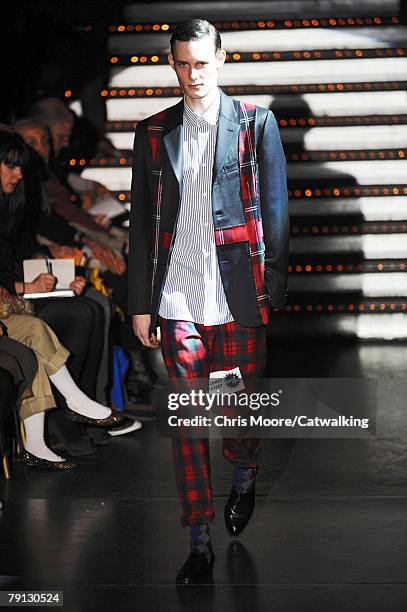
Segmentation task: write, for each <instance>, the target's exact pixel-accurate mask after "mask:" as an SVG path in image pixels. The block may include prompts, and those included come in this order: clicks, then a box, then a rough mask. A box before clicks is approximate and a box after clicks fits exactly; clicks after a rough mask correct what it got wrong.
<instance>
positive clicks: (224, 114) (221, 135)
mask: <svg viewBox="0 0 407 612" xmlns="http://www.w3.org/2000/svg"><path fill="white" fill-rule="evenodd" d="M238 133H239V117H238V115H237V113H236V110H235V107H234V104H233V100H232V98H230V97H229V96H227V95H226V94H224V93H223V91H221V92H220V109H219V119H218V134H217V139H216V149H215V160H214V165H213V181H215V180H216V178H217V176H218V174H219V172H220V171H221V169H222V167H223V165H224V163H225V161H226V159H227V156H228V153H229V150H230V148H231V146H232V145H233V144H236V145H237V137H238ZM237 154H238V149H237V147H236V159H237Z"/></svg>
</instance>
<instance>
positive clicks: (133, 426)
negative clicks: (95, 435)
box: [107, 419, 143, 436]
mask: <svg viewBox="0 0 407 612" xmlns="http://www.w3.org/2000/svg"><path fill="white" fill-rule="evenodd" d="M142 427H143V424H142V423H141V422H140V421H137V419H134V420H132V421H131V423H130V424H129V425H123V427H115V429H111V430H108V432H107V433H108V434H109V435H110V436H122V435H123V434H126V433H130V432H131V431H137V430H138V429H141V428H142Z"/></svg>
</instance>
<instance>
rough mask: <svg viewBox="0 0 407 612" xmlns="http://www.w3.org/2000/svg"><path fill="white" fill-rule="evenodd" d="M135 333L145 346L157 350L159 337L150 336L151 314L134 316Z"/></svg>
mask: <svg viewBox="0 0 407 612" xmlns="http://www.w3.org/2000/svg"><path fill="white" fill-rule="evenodd" d="M131 318H132V323H133V331H134V333H135V334H136V336H137V338H138V339H139V340H140V342H141V344H142V345H143V346H148V348H157V347H158V346H159V344H160V343H159V342H158V340H157V336H155V335H154V334H150V324H151V316H150V315H149V314H140V315H132V317H131Z"/></svg>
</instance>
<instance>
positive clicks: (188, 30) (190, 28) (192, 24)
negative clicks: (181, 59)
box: [170, 18, 222, 54]
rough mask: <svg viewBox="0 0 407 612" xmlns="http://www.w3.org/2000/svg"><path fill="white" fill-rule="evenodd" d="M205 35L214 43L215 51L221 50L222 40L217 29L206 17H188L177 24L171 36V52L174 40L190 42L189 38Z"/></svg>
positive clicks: (193, 38)
mask: <svg viewBox="0 0 407 612" xmlns="http://www.w3.org/2000/svg"><path fill="white" fill-rule="evenodd" d="M205 36H209V37H210V38H211V39H212V41H213V44H214V47H215V53H217V52H218V51H220V50H221V48H222V41H221V38H220V34H219V32H218V30H217V29H216V28H215V26H213V25H212V24H211V23H209V21H206V19H197V18H194V19H189V20H188V21H184V22H183V23H180V24H178V25H177V27H176V29H175V31H174V33H173V35H172V36H171V41H170V44H171V53H172V54H173V53H174V48H175V42H176V41H177V40H178V41H179V42H190V41H191V40H200V39H201V38H204V37H205Z"/></svg>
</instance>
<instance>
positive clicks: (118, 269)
mask: <svg viewBox="0 0 407 612" xmlns="http://www.w3.org/2000/svg"><path fill="white" fill-rule="evenodd" d="M13 127H14V129H15V131H16V132H17V133H18V134H20V135H21V136H22V138H23V139H24V141H25V143H26V144H27V145H28V146H29V147H30V148H31V149H32V150H34V151H36V153H37V154H38V155H39V156H40V157H41V159H42V160H43V162H44V166H43V167H41V165H40V164H38V166H37V168H38V173H39V175H40V178H41V180H42V194H41V195H42V200H43V201H42V209H43V210H44V209H45V208H47V209H48V211H49V210H50V209H51V210H52V211H54V213H56V215H57V216H58V217H60V218H63V219H65V221H67V222H68V223H69V224H71V225H72V226H74V228H75V229H77V230H81V232H82V236H81V240H82V243H83V244H85V245H86V246H87V247H89V249H90V250H91V252H92V254H93V255H94V256H95V258H97V259H99V260H100V262H101V263H102V264H103V265H105V266H106V267H107V268H108V269H109V270H110V271H111V272H113V273H114V274H118V275H121V274H123V272H124V271H125V268H126V266H125V262H124V259H123V257H122V256H121V255H120V253H119V252H118V251H120V250H122V249H123V247H124V246H125V244H126V241H127V233H126V232H123V231H121V232H120V230H118V228H116V230H115V233H116V235H111V234H110V233H109V224H110V220H109V219H107V218H106V217H105V216H104V215H98V216H95V217H94V216H92V215H91V214H89V213H88V212H86V211H85V210H83V209H82V208H80V207H78V206H76V205H75V204H74V203H73V202H72V201H71V191H70V190H69V188H68V187H67V186H66V185H64V184H63V183H62V182H61V180H60V178H59V177H58V176H57V174H56V172H55V170H54V169H53V167H52V166H53V165H52V163H50V155H51V148H50V141H49V135H48V134H49V132H48V129H47V127H46V126H45V125H44V124H41V123H39V122H38V121H36V120H32V119H21V120H20V121H17V122H16V123H15V124H14V126H13ZM54 217H55V215H54V216H53V218H52V219H53V220H54ZM75 235H77V234H76V233H73V234H72V236H75ZM46 237H49V235H48V236H46Z"/></svg>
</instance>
